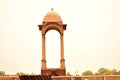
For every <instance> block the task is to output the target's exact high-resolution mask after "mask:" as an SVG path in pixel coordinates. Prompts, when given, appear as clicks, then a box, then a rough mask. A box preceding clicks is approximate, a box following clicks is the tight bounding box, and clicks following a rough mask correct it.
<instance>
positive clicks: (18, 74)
mask: <svg viewBox="0 0 120 80" xmlns="http://www.w3.org/2000/svg"><path fill="white" fill-rule="evenodd" d="M15 75H17V76H21V75H28V74H26V73H23V72H17V73H16V74H15Z"/></svg>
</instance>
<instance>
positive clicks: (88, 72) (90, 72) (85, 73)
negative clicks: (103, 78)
mask: <svg viewBox="0 0 120 80" xmlns="http://www.w3.org/2000/svg"><path fill="white" fill-rule="evenodd" d="M82 75H83V76H89V75H93V72H92V71H90V70H87V71H85V72H83V73H82Z"/></svg>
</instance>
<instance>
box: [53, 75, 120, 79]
mask: <svg viewBox="0 0 120 80" xmlns="http://www.w3.org/2000/svg"><path fill="white" fill-rule="evenodd" d="M52 80H120V75H118V76H116V75H110V76H107V75H104V76H103V75H101V76H52Z"/></svg>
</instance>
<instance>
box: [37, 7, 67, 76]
mask: <svg viewBox="0 0 120 80" xmlns="http://www.w3.org/2000/svg"><path fill="white" fill-rule="evenodd" d="M66 26H67V24H63V23H62V19H61V17H60V15H59V14H58V13H57V12H55V11H53V9H51V11H49V12H48V13H47V14H46V15H45V16H44V19H43V22H42V24H40V25H38V27H39V30H40V31H41V33H42V60H41V63H42V64H41V75H59V76H65V75H66V68H65V59H64V30H66ZM49 30H56V31H58V32H59V34H60V43H61V44H60V46H61V47H60V48H61V60H60V68H47V66H46V62H47V61H46V44H45V43H46V38H45V35H46V33H47V32H48V31H49ZM52 64H53V65H54V64H55V63H52Z"/></svg>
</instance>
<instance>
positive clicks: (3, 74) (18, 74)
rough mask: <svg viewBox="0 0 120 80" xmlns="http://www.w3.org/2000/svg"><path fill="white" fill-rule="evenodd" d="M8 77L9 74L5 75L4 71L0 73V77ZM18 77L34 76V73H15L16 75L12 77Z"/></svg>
mask: <svg viewBox="0 0 120 80" xmlns="http://www.w3.org/2000/svg"><path fill="white" fill-rule="evenodd" d="M10 75H11V74H6V73H5V71H0V76H10ZM12 75H13V74H12ZM20 75H36V74H35V73H34V72H32V73H24V72H17V73H16V74H14V76H20Z"/></svg>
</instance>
